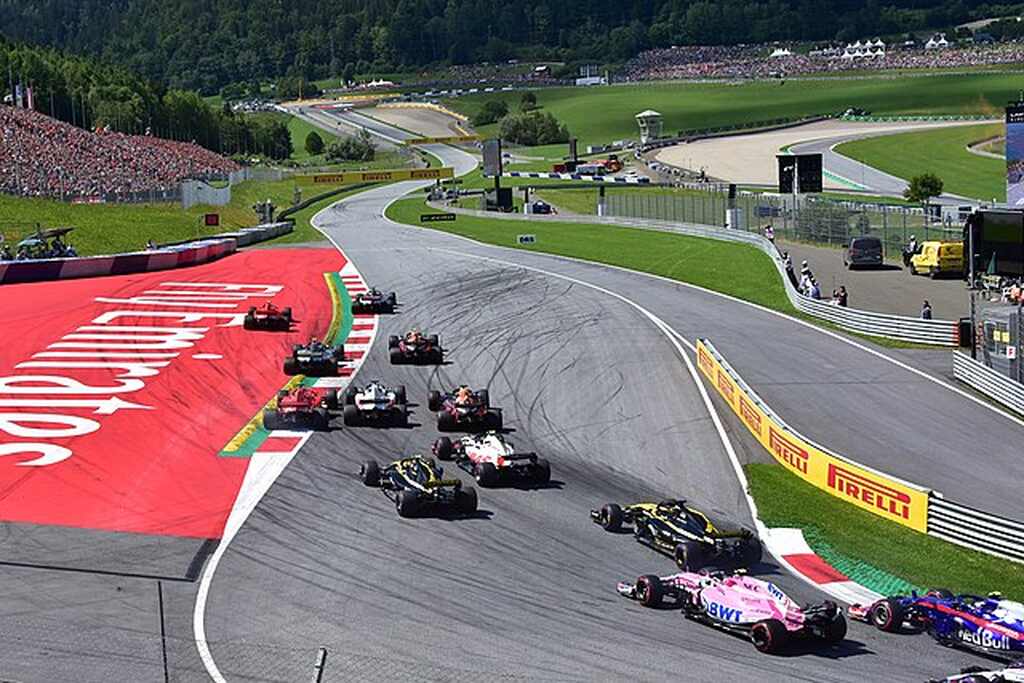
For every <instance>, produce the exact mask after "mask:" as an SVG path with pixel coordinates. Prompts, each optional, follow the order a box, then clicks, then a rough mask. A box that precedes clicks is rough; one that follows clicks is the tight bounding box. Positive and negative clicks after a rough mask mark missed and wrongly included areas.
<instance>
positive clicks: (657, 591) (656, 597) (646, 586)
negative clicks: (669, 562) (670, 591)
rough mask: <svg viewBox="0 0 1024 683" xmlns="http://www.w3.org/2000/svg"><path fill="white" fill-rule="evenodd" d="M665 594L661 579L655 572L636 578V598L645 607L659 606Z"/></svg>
mask: <svg viewBox="0 0 1024 683" xmlns="http://www.w3.org/2000/svg"><path fill="white" fill-rule="evenodd" d="M664 596H665V587H664V586H663V585H661V579H659V578H658V577H657V576H655V575H654V574H644V575H643V576H641V577H640V578H638V579H637V580H636V599H637V601H638V602H639V603H640V604H641V605H643V606H644V607H657V606H659V605H660V604H661V599H662V598H663V597H664Z"/></svg>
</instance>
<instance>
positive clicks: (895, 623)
mask: <svg viewBox="0 0 1024 683" xmlns="http://www.w3.org/2000/svg"><path fill="white" fill-rule="evenodd" d="M868 621H870V622H871V625H872V626H874V627H875V628H877V629H878V630H879V631H885V632H887V633H895V632H897V631H899V630H900V626H901V625H902V624H903V606H902V605H900V603H899V602H898V601H896V600H893V599H892V598H884V599H882V600H879V601H878V602H876V603H875V604H874V605H872V606H871V610H870V611H869V612H868Z"/></svg>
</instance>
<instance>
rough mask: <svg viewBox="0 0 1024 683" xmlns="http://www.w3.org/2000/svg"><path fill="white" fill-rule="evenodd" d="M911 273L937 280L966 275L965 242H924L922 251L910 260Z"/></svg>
mask: <svg viewBox="0 0 1024 683" xmlns="http://www.w3.org/2000/svg"><path fill="white" fill-rule="evenodd" d="M910 273H911V274H912V275H925V274H927V275H928V277H932V278H936V277H939V276H940V275H957V276H960V275H963V274H964V243H963V242H939V241H932V242H922V243H921V251H919V252H918V253H916V254H914V255H913V256H912V257H911V258H910Z"/></svg>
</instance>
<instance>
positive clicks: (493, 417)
mask: <svg viewBox="0 0 1024 683" xmlns="http://www.w3.org/2000/svg"><path fill="white" fill-rule="evenodd" d="M484 426H485V427H486V428H487V429H491V430H494V431H496V432H500V431H501V430H502V427H503V426H504V425H503V421H502V419H501V412H500V411H497V410H490V411H488V413H487V418H486V419H485V420H484Z"/></svg>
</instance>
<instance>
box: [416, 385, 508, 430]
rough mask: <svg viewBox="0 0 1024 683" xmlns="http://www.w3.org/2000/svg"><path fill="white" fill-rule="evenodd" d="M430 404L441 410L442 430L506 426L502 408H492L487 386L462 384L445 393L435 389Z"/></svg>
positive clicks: (438, 428) (440, 425)
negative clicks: (475, 387) (475, 389)
mask: <svg viewBox="0 0 1024 683" xmlns="http://www.w3.org/2000/svg"><path fill="white" fill-rule="evenodd" d="M427 406H428V407H429V408H430V409H431V410H433V411H436V412H437V430H438V431H439V432H455V431H466V432H475V431H481V430H494V431H501V428H502V417H501V408H492V407H491V397H490V394H488V393H487V390H486V389H481V390H479V391H471V390H470V389H469V388H468V387H466V386H461V387H459V388H458V389H456V390H454V391H451V392H448V393H445V394H442V393H441V392H440V391H431V392H430V394H429V396H428V397H427Z"/></svg>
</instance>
